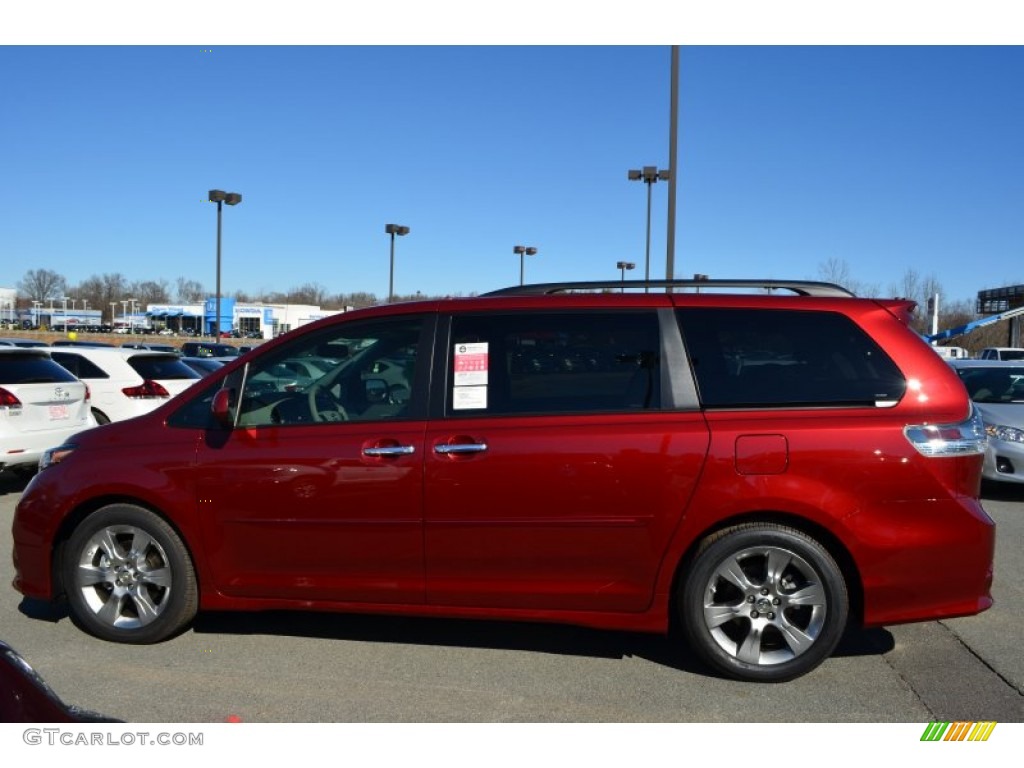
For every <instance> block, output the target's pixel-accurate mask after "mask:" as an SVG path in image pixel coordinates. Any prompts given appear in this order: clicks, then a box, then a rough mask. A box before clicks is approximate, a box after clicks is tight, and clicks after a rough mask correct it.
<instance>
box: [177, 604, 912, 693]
mask: <svg viewBox="0 0 1024 768" xmlns="http://www.w3.org/2000/svg"><path fill="white" fill-rule="evenodd" d="M193 631H194V632H196V633H197V634H208V633H209V634H224V635H233V634H244V635H263V634H265V635H278V636H289V637H316V638H323V639H330V640H348V641H358V642H376V643H398V644H415V645H428V646H449V647H456V648H486V649H497V650H511V651H526V652H530V653H546V654H554V655H560V656H588V657H593V658H603V659H625V658H630V657H637V658H641V659H646V660H647V661H650V662H652V663H655V664H659V665H661V666H665V667H670V668H672V669H676V670H679V671H682V672H688V673H691V674H695V675H701V676H710V677H718V676H719V675H718V674H717V673H716V672H714V671H713V670H711V669H710V668H709V667H707V666H706V665H704V663H703V662H701V661H700V660H699V659H697V658H696V657H695V656H693V655H692V654H691V653H690V652H689V650H688V649H687V648H686V647H685V644H684V643H683V641H682V639H680V638H678V637H676V636H674V635H669V636H665V635H657V634H653V635H652V634H645V633H638V632H624V631H622V632H620V631H612V630H599V629H591V628H588V627H576V626H568V625H561V624H537V623H530V622H503V621H490V620H470V619H433V618H416V617H404V616H399V617H396V616H366V615H353V614H329V613H316V612H278V611H270V612H264V613H247V614H246V613H233V612H207V613H204V614H200V616H199V617H198V618H197V619H196V621H195V622H194V624H193ZM893 647H895V641H894V640H893V637H892V635H891V634H890V633H889V632H888V631H886V630H885V629H857V630H852V631H850V632H848V633H847V634H846V635H845V636H844V638H843V639H842V640H841V641H840V643H839V646H838V647H837V648H836V650H835V651H834V652H833V654H832V655H833V656H873V655H881V654H884V653H886V652H888V651H890V650H892V649H893Z"/></svg>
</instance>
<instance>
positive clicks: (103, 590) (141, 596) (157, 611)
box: [63, 504, 198, 644]
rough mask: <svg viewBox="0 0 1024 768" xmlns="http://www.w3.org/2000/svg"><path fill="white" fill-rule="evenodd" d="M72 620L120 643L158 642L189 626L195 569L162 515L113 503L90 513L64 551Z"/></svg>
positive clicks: (195, 596) (194, 600) (195, 599)
mask: <svg viewBox="0 0 1024 768" xmlns="http://www.w3.org/2000/svg"><path fill="white" fill-rule="evenodd" d="M63 576H64V589H65V592H66V593H67V597H68V604H69V607H70V609H71V616H72V618H73V619H74V620H75V622H76V623H77V624H78V625H79V626H81V627H82V628H83V629H85V630H86V631H87V632H89V633H91V634H93V635H95V636H97V637H100V638H102V639H104V640H112V641H115V642H121V643H139V644H141V643H155V642H159V641H161V640H164V639H166V638H168V637H171V636H172V635H175V634H177V633H178V632H180V631H181V630H182V629H184V628H185V626H187V625H188V624H189V622H191V621H192V619H193V617H194V616H195V614H196V609H197V605H198V590H197V587H196V577H195V570H194V569H193V567H192V561H191V559H190V557H189V555H188V552H187V551H186V549H185V545H184V544H183V543H182V541H181V538H180V537H179V536H178V534H177V533H176V532H175V531H174V529H173V528H171V526H169V525H168V524H167V522H166V521H164V520H163V519H162V518H161V517H160V516H159V515H156V514H154V513H153V512H151V511H149V510H148V509H143V508H142V507H138V506H135V505H132V504H111V505H110V506H107V507H103V508H102V509H99V510H97V511H96V512H94V513H93V514H91V515H89V517H87V518H86V519H85V520H84V521H82V523H81V524H79V526H78V528H76V529H75V531H74V533H73V534H72V535H71V538H70V539H69V540H68V544H67V547H66V548H65V553H64V560H63Z"/></svg>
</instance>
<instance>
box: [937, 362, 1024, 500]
mask: <svg viewBox="0 0 1024 768" xmlns="http://www.w3.org/2000/svg"><path fill="white" fill-rule="evenodd" d="M949 364H950V365H952V366H953V367H954V368H955V369H956V371H957V373H959V374H960V379H961V380H962V381H963V383H964V386H966V387H967V392H968V394H970V396H971V399H972V400H973V401H974V403H975V405H976V406H977V408H978V410H979V411H980V412H981V416H982V418H983V419H984V421H985V431H986V432H987V433H988V448H987V449H986V451H985V466H984V469H983V471H982V476H983V477H984V478H985V479H986V480H996V481H999V482H1004V483H1024V361H1022V360H1006V361H1004V360H950V361H949Z"/></svg>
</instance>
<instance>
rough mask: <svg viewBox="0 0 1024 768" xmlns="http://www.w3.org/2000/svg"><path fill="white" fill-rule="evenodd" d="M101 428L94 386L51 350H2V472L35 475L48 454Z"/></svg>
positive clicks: (0, 353)
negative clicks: (55, 358)
mask: <svg viewBox="0 0 1024 768" xmlns="http://www.w3.org/2000/svg"><path fill="white" fill-rule="evenodd" d="M95 426H96V420H95V419H94V418H93V415H92V411H91V409H90V402H89V387H88V386H87V385H86V384H85V383H83V382H81V381H79V380H77V379H76V378H75V377H74V376H72V375H71V374H70V373H68V371H66V370H65V369H64V368H62V367H61V366H59V365H57V364H56V363H55V362H53V360H51V359H50V355H49V352H48V351H47V350H45V349H36V348H29V347H6V346H5V347H0V471H3V470H7V469H13V470H33V469H35V468H36V467H37V466H38V464H39V457H40V456H41V455H42V453H43V451H46V450H47V449H49V448H55V447H56V446H58V445H60V444H62V443H63V442H65V441H66V440H67V439H68V438H69V437H71V436H72V435H74V434H75V433H77V432H81V431H82V430H83V429H89V428H90V427H95Z"/></svg>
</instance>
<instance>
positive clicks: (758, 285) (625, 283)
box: [482, 280, 854, 297]
mask: <svg viewBox="0 0 1024 768" xmlns="http://www.w3.org/2000/svg"><path fill="white" fill-rule="evenodd" d="M639 288H696V289H701V288H708V289H721V288H745V289H748V290H749V289H754V290H764V291H789V292H790V293H794V294H797V295H798V296H830V297H851V296H854V294H853V293H852V292H851V291H848V290H847V289H845V288H843V287H842V286H839V285H836V284H835V283H822V282H816V281H813V280H591V281H586V282H567V283H534V284H533V285H516V286H512V287H510V288H501V289H499V290H497V291H490V292H489V293H485V294H482V295H484V296H546V295H549V294H553V293H565V292H567V291H599V290H603V289H610V290H615V291H619V290H626V289H630V290H636V289H639Z"/></svg>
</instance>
